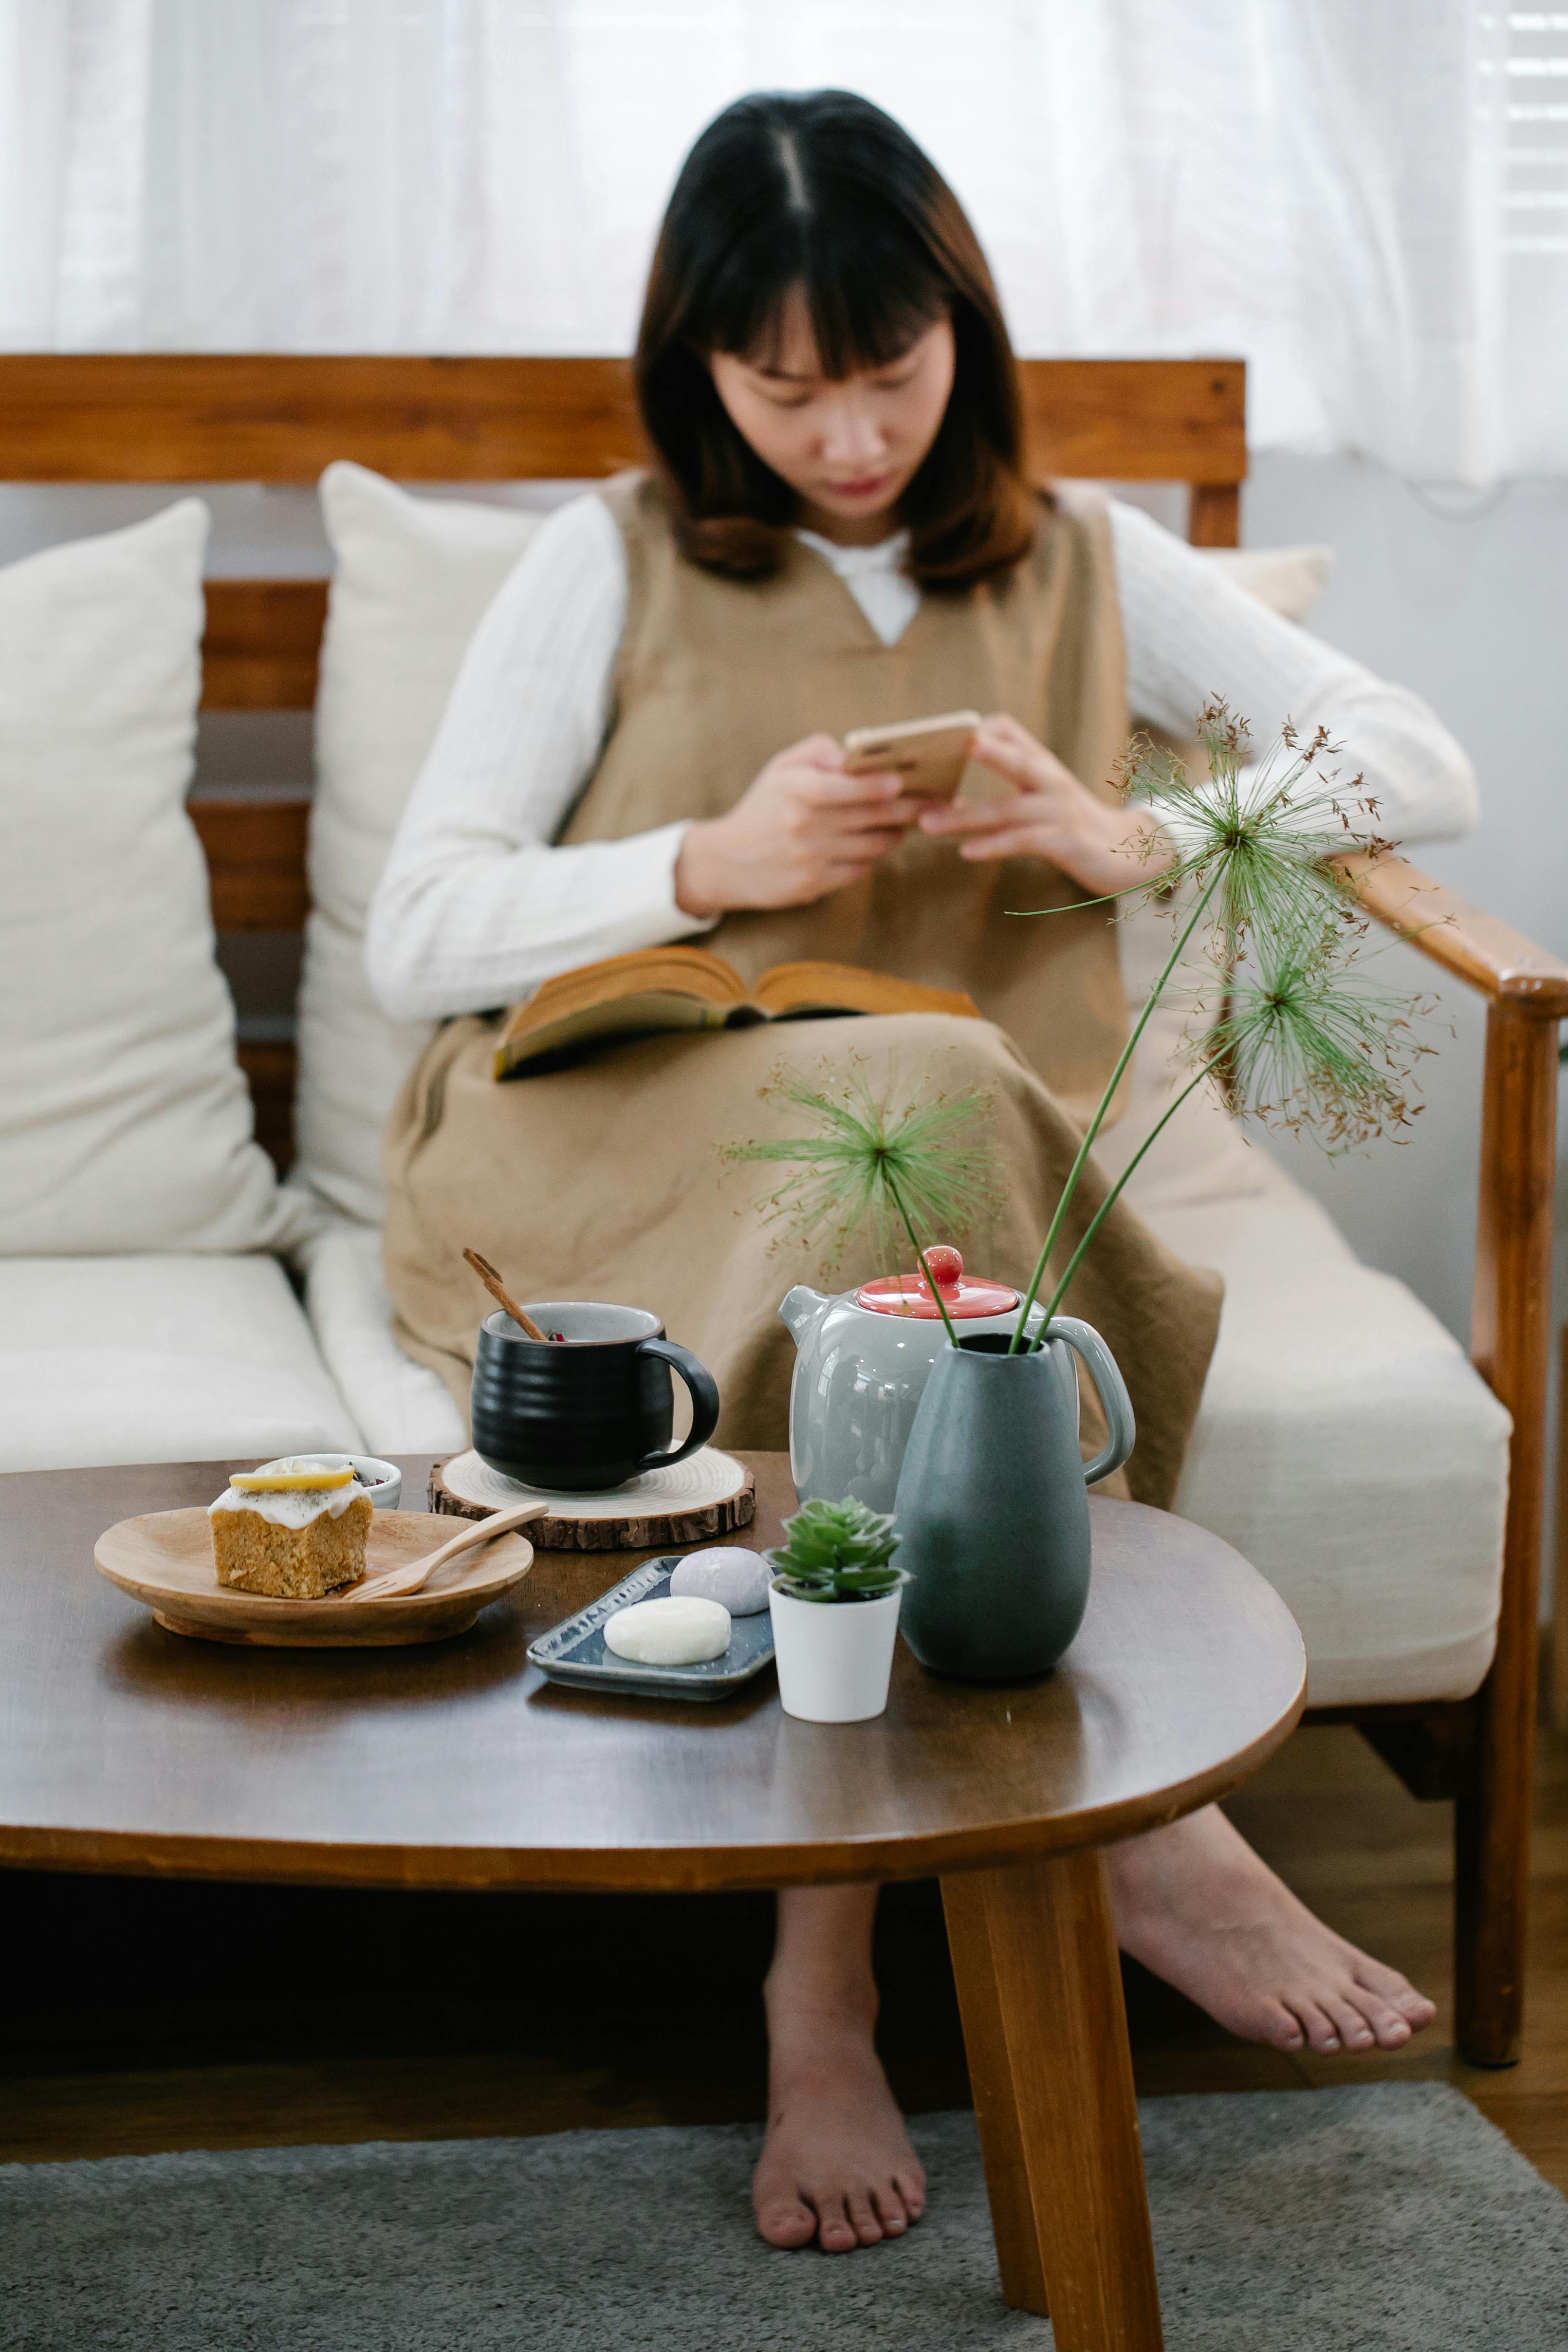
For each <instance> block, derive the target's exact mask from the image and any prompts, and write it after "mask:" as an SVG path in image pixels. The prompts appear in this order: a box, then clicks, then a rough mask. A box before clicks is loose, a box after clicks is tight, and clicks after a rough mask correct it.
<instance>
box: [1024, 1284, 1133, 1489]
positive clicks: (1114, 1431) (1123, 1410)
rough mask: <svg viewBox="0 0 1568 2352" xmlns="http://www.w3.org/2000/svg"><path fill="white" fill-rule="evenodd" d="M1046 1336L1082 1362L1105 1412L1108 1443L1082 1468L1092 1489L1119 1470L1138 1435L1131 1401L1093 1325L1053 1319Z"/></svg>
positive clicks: (1072, 1319)
mask: <svg viewBox="0 0 1568 2352" xmlns="http://www.w3.org/2000/svg"><path fill="white" fill-rule="evenodd" d="M1045 1336H1046V1338H1047V1339H1063V1340H1065V1341H1066V1343H1067V1345H1068V1346H1069V1347H1070V1348H1071V1349H1072V1350H1073V1352H1074V1354H1075V1355H1078V1356H1081V1357H1082V1360H1083V1362H1084V1363H1085V1364H1086V1365H1087V1366H1088V1369H1089V1377H1090V1379H1091V1380H1092V1381H1093V1383H1094V1386H1095V1388H1096V1389H1097V1390H1098V1391H1099V1395H1100V1402H1101V1403H1102V1404H1103V1406H1104V1408H1105V1422H1106V1426H1107V1429H1108V1430H1109V1433H1110V1436H1109V1441H1108V1443H1107V1444H1106V1447H1105V1450H1104V1452H1103V1454H1096V1455H1095V1457H1094V1459H1093V1461H1092V1462H1086V1463H1085V1464H1084V1465H1083V1483H1084V1485H1085V1486H1093V1484H1094V1482H1095V1480H1096V1479H1097V1478H1108V1477H1109V1476H1110V1475H1111V1473H1112V1471H1113V1470H1119V1469H1120V1468H1121V1466H1122V1465H1123V1463H1124V1461H1125V1460H1126V1458H1127V1456H1128V1454H1131V1452H1132V1450H1133V1443H1134V1439H1135V1438H1136V1436H1137V1433H1138V1424H1137V1423H1136V1422H1135V1420H1134V1417H1133V1400H1132V1398H1131V1397H1130V1396H1129V1395H1128V1394H1127V1383H1126V1381H1124V1379H1123V1378H1122V1372H1121V1367H1120V1366H1119V1365H1118V1363H1117V1361H1116V1359H1115V1357H1114V1356H1113V1354H1112V1353H1111V1350H1110V1349H1109V1348H1108V1347H1107V1346H1106V1345H1105V1342H1104V1340H1103V1339H1102V1338H1101V1337H1100V1334H1099V1332H1098V1331H1096V1329H1095V1328H1094V1326H1093V1325H1092V1323H1081V1322H1080V1321H1079V1319H1078V1318H1077V1316H1076V1315H1053V1316H1052V1317H1051V1328H1050V1329H1049V1330H1048V1331H1047V1333H1046V1335H1045Z"/></svg>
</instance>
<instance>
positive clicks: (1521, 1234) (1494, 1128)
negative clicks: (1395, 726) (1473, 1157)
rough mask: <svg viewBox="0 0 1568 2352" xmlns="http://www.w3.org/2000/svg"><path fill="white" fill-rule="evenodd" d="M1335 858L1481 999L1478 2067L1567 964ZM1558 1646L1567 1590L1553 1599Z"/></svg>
mask: <svg viewBox="0 0 1568 2352" xmlns="http://www.w3.org/2000/svg"><path fill="white" fill-rule="evenodd" d="M1333 862H1334V864H1335V865H1336V866H1339V868H1340V870H1341V872H1342V873H1343V875H1344V876H1345V877H1346V879H1347V880H1348V881H1349V883H1350V885H1351V887H1352V888H1353V889H1354V891H1355V893H1356V895H1357V897H1358V898H1360V900H1361V903H1362V905H1363V906H1364V908H1366V911H1367V913H1368V914H1369V915H1371V916H1373V917H1374V918H1375V919H1376V920H1377V921H1378V922H1380V923H1383V924H1385V925H1386V926H1387V928H1388V929H1390V930H1392V931H1396V932H1397V933H1398V934H1399V936H1400V937H1401V938H1402V939H1406V940H1409V942H1410V944H1411V946H1412V947H1414V948H1417V949H1419V950H1420V952H1421V953H1422V954H1423V955H1425V956H1429V957H1430V958H1431V959H1432V961H1433V962H1434V963H1437V964H1439V965H1441V967H1442V969H1443V970H1444V971H1447V972H1451V973H1452V974H1453V976H1454V977H1455V978H1456V979H1457V980H1461V981H1463V982H1465V984H1466V986H1467V987H1469V988H1474V989H1477V990H1479V992H1480V993H1481V994H1482V995H1483V996H1484V997H1485V998H1486V1000H1487V1045H1486V1070H1485V1075H1484V1076H1483V1079H1482V1084H1481V1119H1480V1129H1481V1134H1480V1197H1479V1206H1478V1210H1477V1216H1476V1283H1475V1293H1474V1297H1473V1300H1472V1303H1471V1308H1470V1357H1471V1360H1472V1361H1473V1363H1474V1364H1475V1367H1476V1370H1478V1371H1479V1373H1480V1375H1481V1378H1482V1379H1483V1380H1484V1381H1486V1383H1487V1385H1488V1387H1489V1388H1490V1390H1491V1391H1492V1392H1493V1394H1494V1395H1495V1396H1496V1397H1498V1398H1499V1400H1500V1402H1502V1403H1503V1404H1505V1405H1506V1406H1507V1407H1508V1410H1509V1412H1510V1413H1511V1415H1512V1417H1513V1436H1512V1440H1511V1444H1510V1449H1509V1495H1508V1518H1507V1523H1506V1528H1505V1531H1504V1536H1503V1558H1502V1596H1501V1605H1500V1611H1499V1615H1498V1629H1497V1650H1496V1653H1495V1654H1494V1656H1493V1659H1492V1664H1491V1668H1490V1673H1489V1674H1488V1675H1487V1678H1486V1681H1485V1682H1484V1683H1483V1684H1482V1685H1481V1687H1480V1690H1479V1692H1478V1694H1477V1696H1476V1698H1475V1701H1474V1702H1473V1704H1474V1706H1475V1710H1476V1713H1475V1719H1474V1733H1475V1739H1476V1777H1475V1780H1474V1782H1473V1785H1472V1788H1471V1790H1470V1791H1469V1794H1468V1795H1467V1796H1464V1797H1463V1798H1462V1799H1461V1801H1460V1806H1459V1818H1458V1849H1457V1851H1458V1874H1459V1883H1458V1897H1459V1901H1458V1916H1459V1920H1460V1927H1459V1935H1458V1973H1457V1979H1456V1999H1457V2007H1458V2026H1459V2041H1460V2044H1461V2046H1462V2047H1463V2048H1464V2050H1465V2052H1466V2054H1467V2055H1468V2056H1469V2057H1470V2058H1471V2059H1472V2060H1478V2061H1479V2063H1482V2064H1485V2065H1506V2064H1508V2063H1510V2062H1511V2060H1512V2059H1514V2058H1516V2057H1517V2056H1518V2054H1519V2035H1520V2023H1521V2004H1522V1992H1523V1987H1522V1982H1521V1973H1522V1972H1521V1968H1520V1964H1519V1955H1520V1953H1521V1950H1522V1948H1523V1929H1524V1915H1525V1906H1526V1900H1527V1896H1528V1892H1529V1884H1528V1872H1529V1851H1530V1847H1529V1840H1530V1792H1531V1759H1532V1755H1533V1750H1534V1743H1535V1714H1536V1706H1537V1681H1536V1675H1537V1638H1538V1629H1537V1618H1538V1614H1539V1605H1540V1604H1539V1599H1538V1593H1539V1585H1540V1575H1541V1537H1542V1512H1543V1503H1544V1496H1543V1487H1544V1484H1545V1469H1546V1383H1547V1365H1548V1357H1549V1351H1550V1347H1551V1298H1552V1205H1553V1192H1554V1188H1555V1181H1556V1155H1557V1024H1558V1022H1559V1021H1560V1020H1561V1019H1563V1016H1564V1015H1565V1014H1568V965H1564V964H1563V962H1561V961H1559V960H1558V958H1557V957H1555V956H1551V955H1548V954H1547V953H1546V952H1545V950H1543V949H1542V948H1538V947H1535V946H1533V945H1532V944H1531V941H1530V940H1526V939H1522V938H1521V936H1520V934H1519V933H1518V932H1517V931H1513V930H1511V929H1509V927H1508V925H1507V924H1506V923H1500V922H1498V921H1497V920H1496V919H1494V918H1493V917H1492V916H1490V915H1485V914H1482V913H1481V912H1480V911H1479V908H1474V907H1470V906H1468V905H1467V904H1466V902H1465V901H1464V899H1462V898H1458V897H1457V896H1456V895H1455V893H1454V892H1453V891H1451V890H1447V889H1445V888H1444V887H1443V886H1442V885H1441V884H1440V883H1437V882H1434V881H1432V880H1431V879H1430V878H1429V877H1427V875H1425V874H1423V873H1421V872H1420V871H1419V869H1418V868H1417V867H1416V866H1411V865H1408V864H1406V860H1405V859H1404V858H1402V857H1391V856H1385V857H1371V856H1364V855H1352V856H1344V857H1340V858H1336V859H1335V860H1334V861H1333ZM1558 1625H1559V1629H1560V1631H1559V1636H1558V1638H1559V1639H1560V1640H1563V1641H1564V1642H1568V1596H1565V1595H1562V1594H1560V1595H1559V1596H1558Z"/></svg>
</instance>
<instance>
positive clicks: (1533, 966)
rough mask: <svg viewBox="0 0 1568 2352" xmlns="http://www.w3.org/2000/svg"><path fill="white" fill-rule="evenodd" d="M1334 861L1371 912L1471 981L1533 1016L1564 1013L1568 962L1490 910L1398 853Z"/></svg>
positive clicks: (1471, 984) (1560, 1016) (1567, 1011)
mask: <svg viewBox="0 0 1568 2352" xmlns="http://www.w3.org/2000/svg"><path fill="white" fill-rule="evenodd" d="M1333 864H1334V865H1335V866H1337V867H1338V868H1339V870H1340V872H1341V873H1342V874H1343V876H1344V877H1345V878H1346V880H1347V881H1348V882H1349V883H1350V885H1351V887H1352V888H1353V889H1354V892H1355V895H1356V897H1357V898H1359V899H1360V900H1361V903H1362V905H1363V906H1364V908H1366V911H1367V913H1368V914H1369V915H1371V916H1373V917H1375V919H1376V920H1377V921H1378V922H1380V923H1383V924H1385V925H1386V927H1387V928H1388V929H1389V930H1391V931H1397V932H1398V934H1399V936H1400V938H1401V939H1405V940H1409V942H1410V944H1411V946H1412V947H1416V948H1419V949H1420V950H1421V953H1422V954H1423V955H1425V956H1430V957H1431V959H1432V961H1433V962H1434V963H1439V964H1441V965H1442V967H1443V969H1444V971H1450V972H1452V973H1453V974H1454V976H1455V978H1456V979H1457V980H1462V981H1463V982H1465V983H1466V985H1467V986H1468V987H1470V988H1475V989H1479V991H1480V992H1481V994H1482V995H1483V996H1487V997H1490V998H1491V999H1492V1001H1493V1002H1494V1003H1496V1002H1506V1003H1510V1004H1514V1005H1517V1006H1518V1007H1519V1008H1520V1010H1521V1011H1528V1012H1529V1013H1532V1014H1533V1015H1534V1016H1535V1017H1536V1019H1538V1020H1542V1021H1561V1020H1563V1018H1564V1017H1565V1016H1568V963H1563V961H1561V959H1560V958H1558V957H1557V956H1553V955H1548V954H1547V952H1546V950H1545V949H1544V948H1538V947H1536V946H1534V945H1533V944H1532V943H1531V941H1530V940H1527V939H1525V938H1523V937H1522V936H1521V934H1520V933H1519V932H1518V931H1513V930H1510V929H1509V927H1508V925H1507V924H1506V923H1500V922H1499V921H1498V919H1497V918H1496V916H1495V915H1486V914H1483V913H1482V912H1481V910H1480V909H1479V908H1478V907H1472V906H1469V904H1468V903H1467V902H1466V900H1464V899H1463V898H1459V897H1458V895H1457V893H1456V892H1454V891H1452V890H1448V889H1445V887H1443V885H1442V883H1440V882H1434V881H1433V880H1432V878H1431V877H1430V876H1429V875H1426V874H1423V873H1422V872H1421V870H1420V868H1419V866H1412V865H1410V864H1409V862H1408V861H1407V860H1406V858H1403V857H1388V856H1384V857H1373V856H1367V855H1366V853H1365V852H1364V851H1357V852H1355V853H1354V855H1352V856H1345V857H1336V858H1334V859H1333Z"/></svg>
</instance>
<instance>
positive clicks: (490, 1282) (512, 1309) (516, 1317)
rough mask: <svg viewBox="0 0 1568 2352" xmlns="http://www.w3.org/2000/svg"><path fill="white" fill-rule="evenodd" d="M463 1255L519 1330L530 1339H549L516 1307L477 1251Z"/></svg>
mask: <svg viewBox="0 0 1568 2352" xmlns="http://www.w3.org/2000/svg"><path fill="white" fill-rule="evenodd" d="M463 1255H464V1256H465V1258H466V1259H467V1261H468V1263H469V1265H471V1266H472V1267H473V1269H474V1271H475V1273H476V1275H477V1276H478V1277H479V1279H480V1281H481V1282H482V1283H483V1284H484V1286H485V1287H486V1290H487V1291H488V1292H489V1294H490V1296H491V1297H492V1298H496V1299H499V1301H500V1303H501V1305H502V1306H503V1307H505V1308H506V1310H507V1314H508V1315H509V1316H510V1317H511V1318H512V1320H513V1322H514V1323H515V1324H517V1327H518V1328H519V1329H520V1330H523V1331H526V1332H527V1333H528V1338H529V1339H540V1340H546V1339H549V1333H548V1332H545V1331H541V1330H540V1329H539V1327H538V1324H537V1323H536V1322H535V1321H534V1318H533V1317H532V1316H531V1315H527V1314H525V1313H524V1311H523V1309H522V1308H521V1307H519V1306H518V1305H517V1300H516V1299H515V1298H514V1297H512V1296H511V1294H510V1293H509V1292H508V1290H507V1286H506V1284H505V1283H504V1282H503V1281H502V1279H501V1277H500V1276H499V1275H498V1274H497V1271H496V1269H495V1267H494V1266H493V1265H491V1263H490V1261H489V1259H488V1258H487V1257H481V1256H480V1255H479V1253H478V1251H477V1250H471V1249H465V1251H464V1253H463Z"/></svg>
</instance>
